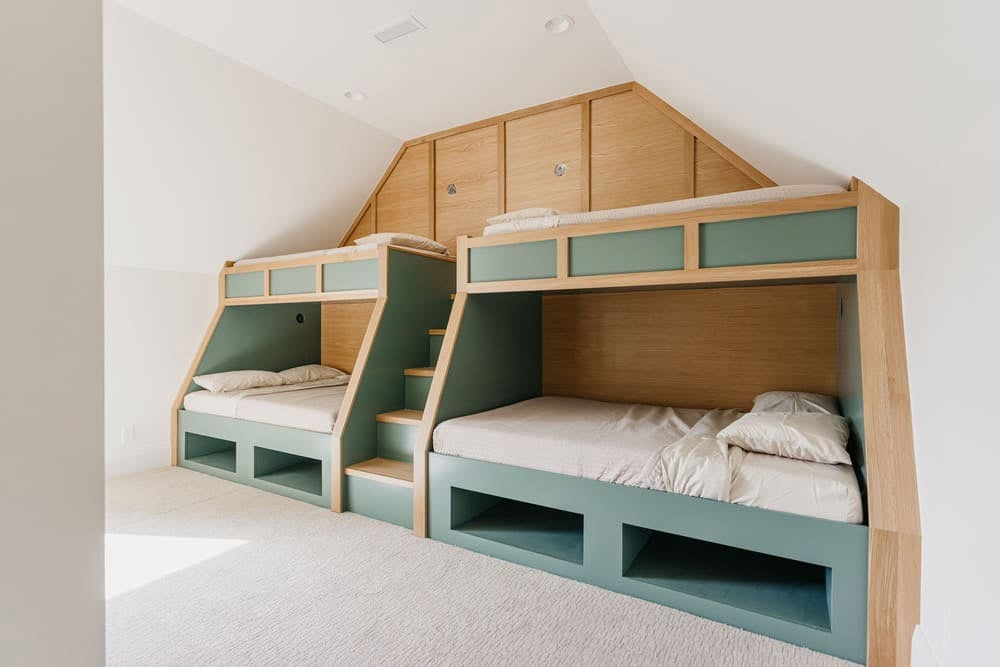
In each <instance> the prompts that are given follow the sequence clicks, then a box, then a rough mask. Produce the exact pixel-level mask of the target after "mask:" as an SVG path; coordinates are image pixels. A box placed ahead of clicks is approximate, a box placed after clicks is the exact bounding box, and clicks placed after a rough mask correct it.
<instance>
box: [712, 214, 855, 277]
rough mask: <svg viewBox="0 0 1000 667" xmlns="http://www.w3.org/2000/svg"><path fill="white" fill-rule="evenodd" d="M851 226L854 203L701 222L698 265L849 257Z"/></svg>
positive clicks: (852, 250)
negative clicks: (832, 207)
mask: <svg viewBox="0 0 1000 667" xmlns="http://www.w3.org/2000/svg"><path fill="white" fill-rule="evenodd" d="M857 231H858V225H857V209H855V208H841V209H836V210H832V211H813V212H810V213H792V214H789V215H776V216H768V217H762V218H750V219H746V220H729V221H726V222H712V223H702V224H701V225H699V235H700V244H699V254H700V267H701V268H718V267H724V266H747V265H755V264H782V263H787V262H809V261H818V260H832V259H853V258H855V257H856V256H857Z"/></svg>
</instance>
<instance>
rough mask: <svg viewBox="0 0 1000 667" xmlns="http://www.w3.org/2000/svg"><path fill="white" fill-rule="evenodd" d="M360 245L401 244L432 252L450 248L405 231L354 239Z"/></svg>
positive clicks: (405, 246)
mask: <svg viewBox="0 0 1000 667" xmlns="http://www.w3.org/2000/svg"><path fill="white" fill-rule="evenodd" d="M354 242H355V243H357V244H358V245H367V244H369V243H374V244H375V245H401V246H403V247H404V248H416V249H417V250H428V251H430V252H440V253H442V254H443V253H446V252H448V248H447V247H446V246H445V245H444V244H443V243H438V242H437V241H434V240H432V239H429V238H427V237H426V236H417V235H416V234H404V233H403V232H382V233H381V234H369V235H368V236H363V237H361V238H360V239H357V240H356V241H354Z"/></svg>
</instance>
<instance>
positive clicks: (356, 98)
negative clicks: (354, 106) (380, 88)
mask: <svg viewBox="0 0 1000 667" xmlns="http://www.w3.org/2000/svg"><path fill="white" fill-rule="evenodd" d="M344 97H346V98H347V99H349V100H350V101H352V102H364V101H365V100H367V99H368V96H367V95H365V93H364V91H361V90H348V91H347V92H346V93H344Z"/></svg>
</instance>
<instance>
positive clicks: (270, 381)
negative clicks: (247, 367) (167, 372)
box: [194, 371, 288, 393]
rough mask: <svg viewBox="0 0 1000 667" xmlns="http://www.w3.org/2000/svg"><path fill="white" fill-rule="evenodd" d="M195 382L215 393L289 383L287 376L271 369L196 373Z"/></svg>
mask: <svg viewBox="0 0 1000 667" xmlns="http://www.w3.org/2000/svg"><path fill="white" fill-rule="evenodd" d="M194 383H195V384H196V385H198V386H199V387H202V388H204V389H208V390H209V391H211V392H215V393H218V392H220V391H239V390H240V389H254V388H256V387H280V386H281V385H283V384H288V382H287V381H286V380H285V378H283V377H281V376H280V375H279V374H277V373H272V372H271V371H227V372H225V373H211V374H209V375H196V376H195V377H194Z"/></svg>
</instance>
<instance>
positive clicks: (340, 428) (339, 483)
mask: <svg viewBox="0 0 1000 667" xmlns="http://www.w3.org/2000/svg"><path fill="white" fill-rule="evenodd" d="M387 301H388V299H387V298H386V297H385V296H380V297H378V298H377V299H376V300H375V307H374V308H372V314H371V317H370V318H369V319H368V328H367V329H365V336H364V339H363V340H362V341H361V348H360V349H359V350H358V358H357V361H356V362H355V364H354V372H353V373H351V380H350V382H348V383H347V391H345V392H344V400H343V401H342V402H341V404H340V412H339V413H337V421H336V422H335V423H334V425H333V433H332V434H331V436H330V509H331V510H333V511H334V512H342V511H343V507H344V479H343V475H344V457H343V452H342V447H341V445H340V441H341V439H342V438H343V437H344V428H345V427H346V426H347V422H348V420H350V418H351V411H352V410H353V409H354V401H355V399H356V398H357V395H358V389H359V388H360V386H361V379H362V378H363V377H364V374H365V368H366V367H367V366H368V357H369V356H370V355H371V351H372V345H374V344H375V336H376V334H378V327H379V324H380V323H381V322H382V315H383V314H384V313H385V305H386V302H387Z"/></svg>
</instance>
